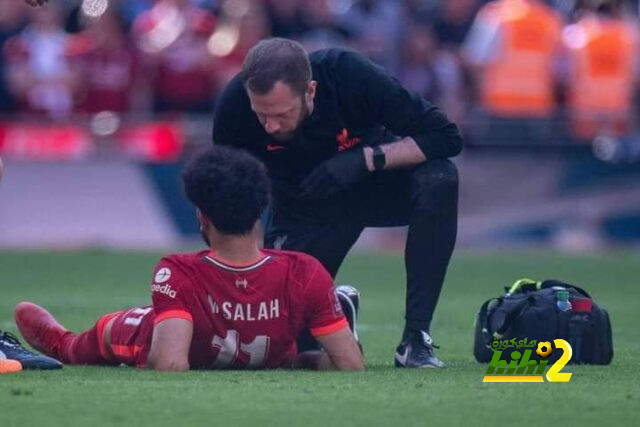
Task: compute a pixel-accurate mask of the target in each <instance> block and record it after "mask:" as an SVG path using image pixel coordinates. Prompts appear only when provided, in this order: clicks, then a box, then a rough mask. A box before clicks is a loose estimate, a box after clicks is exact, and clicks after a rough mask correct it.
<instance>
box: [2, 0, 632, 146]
mask: <svg viewBox="0 0 640 427" xmlns="http://www.w3.org/2000/svg"><path fill="white" fill-rule="evenodd" d="M23 3H24V2H22V1H18V0H0V48H1V49H0V50H1V52H2V55H0V114H1V115H2V116H3V117H6V118H9V119H11V120H25V119H30V118H31V119H33V118H37V119H39V120H40V119H42V118H47V119H50V120H53V121H65V120H68V119H70V118H71V117H74V118H75V117H77V116H78V115H92V114H95V113H99V112H102V111H109V112H113V113H116V114H124V115H132V116H136V117H142V118H145V117H159V116H161V115H162V114H166V113H192V114H207V115H209V114H210V113H211V111H212V109H213V108H214V105H215V100H216V96H217V95H218V94H219V92H220V90H221V89H222V88H223V87H224V85H225V83H226V82H227V81H228V80H229V79H230V78H231V77H232V76H233V75H234V74H235V73H237V72H238V71H239V70H240V67H241V64H242V61H243V58H244V55H245V54H246V52H247V50H248V49H249V48H250V47H251V46H253V45H254V44H255V43H256V42H257V41H258V40H260V39H263V38H265V37H269V36H279V37H289V38H294V39H296V40H299V41H301V42H302V43H303V44H304V45H305V46H306V47H307V48H308V49H309V50H310V51H311V50H315V49H320V48H325V47H332V46H348V47H351V48H354V49H357V50H359V51H361V52H363V53H364V54H366V55H367V56H368V57H370V58H371V59H372V60H373V61H374V62H376V63H378V64H380V65H381V66H383V67H384V68H385V69H386V70H388V71H389V72H390V73H391V74H392V75H394V76H395V77H397V78H398V80H400V81H401V82H402V83H403V84H404V85H405V86H406V87H407V88H409V89H411V90H414V91H417V92H419V93H421V94H422V95H424V96H425V97H426V98H427V99H429V100H431V101H433V102H435V103H436V104H437V105H439V106H440V107H442V108H443V109H444V110H445V111H446V112H447V114H448V115H449V116H450V117H451V118H452V119H453V120H455V121H457V122H459V123H461V124H462V125H463V126H464V127H465V128H467V129H466V130H467V133H468V138H470V139H471V142H487V143H492V142H507V141H512V140H514V138H513V135H514V133H515V134H516V135H518V138H515V139H516V140H517V142H520V143H528V142H548V141H549V135H554V140H556V141H559V140H563V138H565V137H567V138H569V139H572V140H574V141H576V140H578V141H580V140H588V141H591V140H592V139H593V138H594V137H595V136H597V135H599V134H602V133H607V134H610V135H613V136H619V135H624V134H627V133H629V132H630V131H631V130H633V129H632V128H633V127H634V125H633V124H634V123H635V121H636V117H635V111H636V108H635V106H636V89H637V75H638V66H637V65H638V64H637V63H636V62H637V61H638V59H637V58H638V57H639V55H638V45H637V38H638V37H637V33H638V29H639V28H640V23H639V21H638V18H637V10H638V5H637V2H632V1H616V0H555V1H543V0H497V1H481V0H251V1H250V0H126V1H124V0H122V1H117V0H81V1H60V0H57V1H56V0H54V1H51V2H49V3H48V5H47V6H46V7H40V8H30V7H28V6H26V5H25V4H23ZM557 123H561V124H562V126H560V127H559V126H557ZM505 132H506V133H505Z"/></svg>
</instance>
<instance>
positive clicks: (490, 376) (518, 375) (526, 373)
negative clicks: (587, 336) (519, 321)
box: [482, 338, 573, 383]
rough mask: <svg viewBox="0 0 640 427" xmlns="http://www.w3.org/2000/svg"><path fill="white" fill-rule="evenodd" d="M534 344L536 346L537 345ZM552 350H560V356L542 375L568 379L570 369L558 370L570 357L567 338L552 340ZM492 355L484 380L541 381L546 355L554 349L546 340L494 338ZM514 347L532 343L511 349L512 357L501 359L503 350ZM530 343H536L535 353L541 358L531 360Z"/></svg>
mask: <svg viewBox="0 0 640 427" xmlns="http://www.w3.org/2000/svg"><path fill="white" fill-rule="evenodd" d="M536 344H537V346H536ZM553 344H554V345H555V347H556V348H555V351H558V350H560V351H562V352H563V353H562V356H560V358H559V359H558V360H557V361H556V362H555V363H553V365H551V367H550V368H549V370H548V371H547V373H546V375H545V377H546V378H547V381H549V382H569V380H570V379H571V373H570V372H560V371H561V370H562V368H564V366H565V365H566V364H567V363H568V362H569V361H570V360H571V356H572V355H573V350H572V349H571V346H570V345H569V343H568V342H566V341H565V340H563V339H556V340H553ZM491 347H492V349H493V357H492V358H491V362H490V363H489V367H488V368H487V372H486V374H485V376H484V379H483V380H482V382H485V383H541V382H544V377H543V374H544V371H545V369H547V364H548V362H549V361H548V360H545V359H548V358H549V356H551V355H552V354H553V352H554V349H553V347H552V345H551V343H550V342H549V341H541V342H538V343H536V341H529V342H527V339H526V338H525V339H524V340H520V341H515V340H511V341H506V340H505V341H493V342H492V344H491ZM511 347H515V348H517V349H518V350H519V349H520V348H522V347H525V348H526V347H531V348H529V349H527V350H524V352H523V353H520V351H518V350H516V351H513V352H511V360H503V359H502V351H503V350H505V349H507V348H511ZM532 347H536V354H537V355H538V356H540V358H542V360H541V361H540V362H538V361H537V360H535V359H534V360H531V359H530V357H531V354H532V353H533V349H532Z"/></svg>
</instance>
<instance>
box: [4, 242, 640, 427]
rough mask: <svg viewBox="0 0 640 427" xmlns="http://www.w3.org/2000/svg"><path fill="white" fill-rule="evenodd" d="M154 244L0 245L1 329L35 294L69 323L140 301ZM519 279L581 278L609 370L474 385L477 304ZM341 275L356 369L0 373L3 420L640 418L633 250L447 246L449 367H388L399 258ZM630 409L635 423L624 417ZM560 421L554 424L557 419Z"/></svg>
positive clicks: (441, 324)
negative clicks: (607, 345)
mask: <svg viewBox="0 0 640 427" xmlns="http://www.w3.org/2000/svg"><path fill="white" fill-rule="evenodd" d="M159 255H160V254H140V253H104V252H82V253H10V252H0V328H2V329H6V330H10V331H13V332H16V329H15V325H14V324H13V317H12V311H13V306H14V304H15V303H16V302H18V301H20V300H31V301H34V302H37V303H39V304H41V305H44V306H46V307H47V308H49V309H50V311H51V312H52V313H53V314H54V315H55V316H57V317H58V319H59V320H60V321H61V322H62V323H63V324H65V325H66V326H67V327H69V328H71V329H75V330H79V329H84V328H86V327H88V326H90V325H92V324H93V322H94V321H95V319H96V318H97V316H98V315H100V314H102V313H106V312H108V311H112V310H115V309H120V308H124V307H126V306H130V305H136V304H144V303H147V301H148V298H149V297H148V282H149V278H150V275H151V270H152V268H153V265H154V263H155V262H156V261H157V259H158V257H159ZM519 277H533V278H552V277H553V278H560V279H564V280H566V281H570V282H571V281H572V282H575V283H576V284H579V285H582V286H584V287H585V288H586V289H587V290H589V291H590V292H591V293H592V295H593V296H594V297H595V299H596V301H598V302H599V303H601V304H602V305H603V306H604V307H605V308H607V309H608V310H609V312H610V315H611V319H612V323H613V328H614V345H615V357H614V361H613V364H612V365H611V366H608V367H597V366H572V365H569V366H567V367H566V368H565V369H564V371H565V372H572V373H573V376H572V378H571V381H570V382H569V383H547V382H545V383H541V384H483V383H482V377H483V375H484V371H485V370H486V365H479V364H477V363H475V362H474V360H473V356H472V353H471V346H472V331H473V317H474V313H475V311H476V310H477V309H478V307H479V305H480V303H481V302H482V301H484V300H485V299H486V298H488V297H491V296H495V295H497V294H498V293H499V292H500V291H501V289H502V287H503V286H507V285H509V284H510V283H511V282H512V281H513V280H514V279H516V278H519ZM339 282H340V283H350V284H354V285H356V286H357V287H358V288H359V289H360V290H361V293H362V297H363V300H362V311H361V318H360V327H361V329H360V331H361V339H362V342H363V345H364V347H365V353H366V357H367V362H368V366H369V369H368V370H367V371H366V372H363V373H316V372H295V371H272V372H238V371H234V372H213V371H212V372H189V373H183V374H166V373H165V374H163V373H155V372H150V371H144V370H135V369H131V368H124V367H122V368H95V367H71V366H67V367H65V368H64V369H63V370H62V371H57V372H22V373H18V374H11V375H3V376H0V426H3V427H9V426H11V427H13V426H20V427H36V426H58V425H60V426H69V425H72V426H76V425H77V426H91V427H98V426H103V425H104V426H111V425H118V426H172V427H176V426H183V425H187V426H192V425H209V426H223V425H233V426H236V425H252V426H254V425H267V426H271V425H273V426H284V425H304V426H316V425H317V426H331V425H361V426H371V425H385V426H386V425H394V424H395V425H401V426H403V427H406V426H414V425H415V426H430V425H465V426H469V425H512V424H517V425H527V424H529V425H543V426H545V425H549V426H550V425H594V426H602V425H605V426H614V425H615V426H617V425H632V424H634V423H635V422H637V419H638V417H639V416H640V333H639V332H638V326H639V325H638V323H639V322H640V314H639V313H640V254H639V253H637V252H636V253H616V254H611V255H593V256H585V257H568V256H562V255H558V254H540V253H506V252H501V253H490V254H482V255H479V254H456V255H455V257H454V261H453V263H452V265H451V268H450V271H449V274H448V277H447V281H446V284H445V288H444V291H443V294H442V297H441V300H440V305H439V307H438V310H437V312H436V319H435V321H434V325H433V327H432V332H433V335H434V338H435V340H436V342H437V343H438V344H439V345H440V346H441V348H440V350H439V353H438V354H439V355H440V357H441V358H442V359H443V360H444V361H445V362H446V363H447V365H448V367H447V368H446V369H445V370H437V371H436V370H398V369H395V368H393V367H392V357H393V351H394V346H395V345H396V344H397V342H398V340H399V338H400V333H401V328H402V322H403V319H402V314H403V304H404V271H403V263H402V260H401V258H400V257H396V256H364V255H357V256H351V257H349V258H348V259H347V262H346V263H345V265H344V266H343V270H342V272H341V275H340V277H339ZM634 420H635V422H634ZM560 422H562V424H561V423H560Z"/></svg>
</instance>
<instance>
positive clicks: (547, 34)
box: [480, 0, 562, 117]
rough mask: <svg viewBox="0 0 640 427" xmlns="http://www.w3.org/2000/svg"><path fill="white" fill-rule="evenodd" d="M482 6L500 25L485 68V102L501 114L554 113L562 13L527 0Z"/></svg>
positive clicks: (537, 114) (487, 16) (481, 92)
mask: <svg viewBox="0 0 640 427" xmlns="http://www.w3.org/2000/svg"><path fill="white" fill-rule="evenodd" d="M484 9H485V11H484V18H485V19H489V20H492V21H493V25H497V26H499V31H500V34H501V45H500V46H498V47H497V49H498V52H497V53H496V57H495V59H494V60H493V61H491V62H490V63H488V64H487V65H486V68H485V69H484V70H483V73H482V78H481V83H480V94H481V100H482V103H483V106H484V107H485V109H487V110H488V111H489V112H491V113H493V114H496V115H499V116H506V117H548V116H550V115H551V113H552V112H553V109H554V96H553V88H554V82H553V58H554V54H555V52H556V51H557V47H558V45H559V42H560V34H561V29H562V24H561V19H560V17H559V15H558V14H557V13H556V12H555V11H554V10H553V9H551V8H549V7H548V6H546V5H544V4H542V3H538V2H537V1H527V0H500V1H497V2H493V3H489V4H488V5H486V6H485V8H484ZM481 13H482V12H481Z"/></svg>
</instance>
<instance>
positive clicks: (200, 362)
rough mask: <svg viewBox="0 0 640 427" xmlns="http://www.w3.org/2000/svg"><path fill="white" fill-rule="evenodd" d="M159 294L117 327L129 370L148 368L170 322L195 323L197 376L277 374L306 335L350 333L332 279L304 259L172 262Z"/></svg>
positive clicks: (166, 262)
mask: <svg viewBox="0 0 640 427" xmlns="http://www.w3.org/2000/svg"><path fill="white" fill-rule="evenodd" d="M151 292H152V300H153V309H152V310H150V309H148V308H133V309H130V310H128V311H127V312H122V313H121V314H120V315H119V316H118V319H119V320H116V322H115V323H114V325H113V326H112V329H111V343H112V346H113V347H114V350H115V351H114V353H115V354H116V356H118V358H119V359H120V361H122V362H123V363H128V364H135V365H137V366H144V365H146V356H147V353H148V350H149V348H148V347H149V346H150V344H151V332H152V329H153V328H152V325H153V324H157V323H158V322H161V321H163V320H165V319H168V318H176V317H177V318H183V319H188V320H190V321H192V322H193V338H192V341H191V348H190V351H189V364H190V367H191V368H192V369H211V368H221V369H223V368H234V369H238V368H277V367H280V366H283V365H286V364H287V363H288V362H290V361H291V360H292V359H293V358H294V357H295V355H296V354H297V348H296V338H297V337H298V335H299V334H300V333H301V332H302V331H303V330H305V329H306V328H308V329H310V330H311V333H312V334H313V335H315V336H321V335H326V334H330V333H333V332H336V331H338V330H340V329H343V328H346V327H348V323H347V321H346V319H345V317H344V314H343V313H342V309H341V307H340V303H339V302H338V299H337V297H336V294H335V290H334V287H333V281H332V279H331V276H330V275H329V273H327V271H326V270H325V269H324V267H322V265H321V264H320V263H319V262H318V261H317V260H316V259H315V258H313V257H311V256H308V255H305V254H302V253H297V252H288V251H278V250H263V251H262V257H261V258H260V259H258V260H256V261H255V262H254V263H252V264H250V265H243V266H238V265H229V264H228V263H225V262H223V261H220V260H218V259H216V258H215V254H214V253H212V252H209V251H201V252H196V253H190V254H181V255H169V256H166V257H164V258H163V259H162V260H161V261H160V262H159V263H158V265H157V266H156V269H155V272H154V277H153V283H152V285H151ZM127 319H128V320H127Z"/></svg>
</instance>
